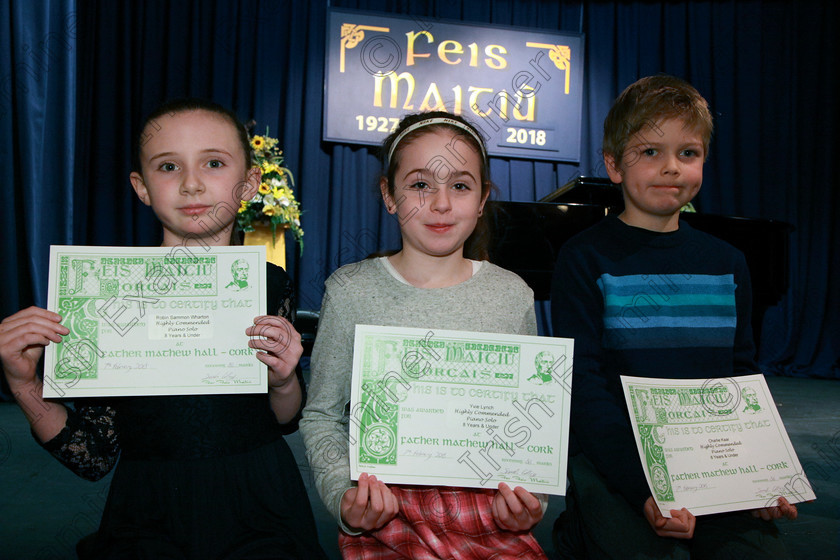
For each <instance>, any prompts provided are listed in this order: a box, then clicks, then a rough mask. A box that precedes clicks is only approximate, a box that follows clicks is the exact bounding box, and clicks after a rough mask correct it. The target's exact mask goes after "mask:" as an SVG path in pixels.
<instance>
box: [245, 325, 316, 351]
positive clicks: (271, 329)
mask: <svg viewBox="0 0 840 560" xmlns="http://www.w3.org/2000/svg"><path fill="white" fill-rule="evenodd" d="M245 334H247V335H248V336H249V337H251V338H250V340H249V341H248V346H250V347H251V348H255V349H257V350H262V351H264V352H268V353H271V354H274V355H275V356H280V355H282V354H285V353H286V352H287V351H288V352H289V353H291V354H295V353H296V352H297V351H298V350H300V352H301V353H302V352H303V346H302V345H301V343H300V333H298V332H297V331H296V330H295V328H294V326H292V324H291V323H290V322H289V321H288V320H287V319H284V318H283V317H275V316H273V315H263V316H261V317H256V318H255V319H254V324H253V325H252V326H250V327H248V328H247V329H245ZM297 357H298V358H299V357H300V356H297Z"/></svg>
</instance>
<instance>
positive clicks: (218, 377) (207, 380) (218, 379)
mask: <svg viewBox="0 0 840 560" xmlns="http://www.w3.org/2000/svg"><path fill="white" fill-rule="evenodd" d="M201 382H202V383H204V384H205V385H239V384H243V383H249V381H248V380H246V379H241V378H240V377H239V376H237V375H236V373H235V372H233V371H228V372H226V373H219V374H209V375H205V376H204V377H203V378H201Z"/></svg>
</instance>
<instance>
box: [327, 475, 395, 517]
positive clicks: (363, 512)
mask: <svg viewBox="0 0 840 560" xmlns="http://www.w3.org/2000/svg"><path fill="white" fill-rule="evenodd" d="M398 511H399V504H398V503H397V498H396V496H394V494H393V492H391V489H390V488H388V486H387V485H385V483H384V482H382V481H380V480H377V479H376V477H375V476H372V475H368V474H367V473H362V474H361V475H359V482H358V486H357V487H356V488H351V489H349V490H347V491H346V492H345V493H344V496H342V498H341V518H342V519H343V520H344V523H345V524H346V525H347V526H348V527H351V528H353V529H357V530H361V531H370V530H373V529H379V528H380V527H382V526H383V525H385V524H386V523H387V522H388V521H390V520H391V519H393V518H394V516H395V515H396V514H397V512H398Z"/></svg>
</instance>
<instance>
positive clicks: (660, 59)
mask: <svg viewBox="0 0 840 560" xmlns="http://www.w3.org/2000/svg"><path fill="white" fill-rule="evenodd" d="M332 6H335V7H342V8H358V9H363V10H372V11H382V12H391V13H399V14H410V15H414V16H417V17H418V18H423V19H424V20H425V21H426V22H427V23H431V24H434V21H435V20H437V19H446V20H461V21H464V22H476V23H492V24H501V25H516V26H525V27H533V28H540V29H549V30H563V31H575V32H578V31H582V32H583V33H585V41H586V54H585V57H586V68H585V71H584V80H585V84H584V107H583V111H584V113H583V125H582V126H583V131H582V134H583V138H582V154H581V162H580V164H579V165H568V164H552V163H546V162H529V161H522V160H503V159H494V160H493V161H492V165H491V170H492V176H493V179H494V180H495V182H496V183H497V184H498V185H499V187H500V191H501V196H500V198H501V199H503V200H524V201H533V200H537V199H539V198H541V197H542V196H544V195H546V194H547V193H549V192H551V191H552V190H554V189H556V188H557V187H559V186H561V185H562V184H564V183H565V182H566V181H567V180H568V179H569V178H571V177H574V176H577V175H580V174H583V175H600V176H604V173H603V166H602V162H601V158H600V152H599V150H600V144H601V138H602V123H603V119H604V117H605V115H606V113H607V111H608V109H609V106H610V104H611V102H612V100H613V99H614V98H615V96H616V95H617V94H618V93H619V92H620V91H621V90H622V89H623V88H624V87H625V86H626V85H628V84H629V83H631V82H633V81H634V80H636V79H637V78H639V77H641V76H645V75H649V74H654V73H657V72H668V73H671V74H675V75H678V76H681V77H684V78H686V79H688V80H689V81H691V82H692V83H693V84H694V85H695V86H696V87H697V88H698V89H699V90H700V91H701V92H702V93H703V94H704V95H705V96H706V97H707V99H708V100H709V102H710V104H711V106H712V109H713V111H714V113H715V118H716V131H715V136H714V139H713V143H712V151H711V156H710V158H709V161H708V163H707V165H706V173H705V181H704V185H703V189H702V191H701V192H700V195H699V196H698V198H697V200H696V205H697V206H698V208H699V210H701V211H704V212H710V213H718V214H726V215H737V216H748V217H761V218H773V219H779V220H783V221H786V222H789V223H791V224H794V225H795V227H796V231H795V232H794V233H793V234H792V238H791V242H792V254H791V259H792V260H791V288H790V290H789V291H788V293H787V294H786V295H785V297H784V298H783V300H782V302H781V303H780V304H779V305H778V306H776V307H775V308H772V309H771V310H770V311H769V312H768V313H767V315H766V318H765V323H764V331H763V336H762V344H761V349H760V355H759V357H760V360H761V361H762V362H763V363H765V364H766V365H767V366H768V369H769V370H770V371H775V372H780V373H785V374H790V375H815V376H822V377H840V366H839V365H838V362H837V360H838V350H837V349H838V347H840V340H838V339H840V336H838V330H840V329H838V325H840V317H838V315H840V302H838V281H840V257H838V246H840V227H838V225H837V220H833V219H832V218H834V217H835V216H836V214H837V208H838V202H840V200H839V199H840V197H839V196H838V193H837V186H836V175H835V174H833V173H831V169H830V166H831V162H832V159H833V158H834V157H836V153H837V144H838V142H837V137H838V129H837V122H838V118H837V116H838V115H837V105H836V102H835V100H834V99H833V91H832V86H833V84H835V83H836V81H837V78H838V69H837V52H838V44H837V39H836V36H835V35H834V33H833V29H832V28H831V25H832V24H833V23H832V22H834V21H837V19H838V17H837V16H838V8H837V5H836V4H835V3H834V2H831V1H828V0H827V1H824V2H816V1H814V2H800V3H795V4H794V3H789V2H781V1H777V2H758V1H753V2H589V3H582V2H556V1H551V2H549V1H541V0H519V1H511V0H507V1H502V0H493V1H487V0H448V1H445V2H444V1H434V0H430V1H388V0H357V1H351V0H343V1H342V0H333V2H332ZM327 8H328V6H327V2H325V1H321V2H294V1H271V0H263V1H259V0H243V1H238V2H234V1H230V0H224V1H223V0H192V1H178V2H163V1H146V2H118V1H95V0H88V1H85V2H81V3H80V5H76V4H75V3H74V2H71V1H64V2H60V1H52V0H43V1H42V2H41V3H40V4H38V5H36V4H30V3H28V2H24V1H23V0H20V1H17V0H13V1H12V3H11V4H8V3H6V4H4V3H2V2H0V63H1V64H2V67H0V155H2V157H3V160H4V165H3V166H2V167H0V177H2V192H3V195H4V198H3V200H4V201H5V205H4V206H3V209H2V210H0V211H2V213H3V215H2V218H3V219H2V220H0V224H2V225H0V227H2V228H3V229H2V232H3V234H4V235H3V241H2V244H1V245H0V247H2V249H0V251H2V253H0V261H2V263H3V268H2V277H0V282H2V284H3V286H4V288H5V289H4V291H3V298H2V309H0V312H2V315H3V316H7V315H9V314H11V313H13V312H14V311H16V310H17V309H20V308H21V307H24V306H27V305H31V304H33V303H35V304H40V305H43V304H44V302H45V300H46V279H47V276H46V274H47V257H48V246H49V244H51V243H58V244H61V243H64V244H93V245H154V244H157V243H159V239H160V237H159V236H160V227H159V226H158V225H157V222H156V221H155V219H154V217H153V216H152V214H151V213H150V212H149V211H148V209H147V208H146V207H145V206H143V205H141V204H140V203H139V202H138V201H137V200H136V196H135V195H134V193H133V191H132V190H131V188H130V185H129V183H128V173H129V161H130V147H131V138H132V137H133V136H134V135H136V134H137V132H138V131H137V128H138V126H139V122H140V121H141V119H142V117H143V115H144V114H145V113H146V112H148V111H149V110H151V109H152V108H153V107H154V106H155V105H157V104H158V103H159V102H160V101H162V100H164V99H166V98H170V97H174V96H182V95H196V96H204V97H209V98H212V99H214V100H216V101H218V102H220V103H222V104H224V105H228V106H231V107H232V108H233V109H234V110H235V111H236V112H237V113H238V114H239V115H240V117H241V118H242V119H243V120H249V119H251V118H253V119H255V120H256V121H257V123H258V125H257V126H258V130H260V131H262V130H263V129H264V128H265V127H266V126H268V127H269V128H270V130H271V134H272V135H276V136H277V137H279V139H280V142H281V145H282V146H283V148H284V150H285V155H286V162H287V164H288V165H289V167H291V169H292V170H293V171H294V173H295V177H296V179H297V181H298V194H299V198H300V200H301V202H302V205H303V207H304V209H305V212H306V213H305V215H304V218H303V226H304V229H305V230H306V236H305V241H306V251H305V253H304V255H303V257H302V258H301V257H298V256H297V255H295V256H293V257H292V258H291V259H290V263H289V269H290V272H291V273H292V274H293V276H294V278H295V279H296V281H297V284H298V289H299V304H300V307H302V308H308V309H318V308H319V306H320V299H321V295H322V293H323V281H324V279H325V278H326V277H327V276H328V275H329V274H330V273H331V272H333V271H334V270H335V269H336V268H337V267H338V266H340V265H341V264H346V263H348V262H352V261H355V260H358V259H361V258H363V257H364V256H365V255H366V254H368V253H370V252H372V251H374V250H376V249H381V248H390V247H397V246H398V243H399V235H398V230H397V227H396V224H395V223H394V221H393V220H392V219H391V218H390V217H389V216H388V215H387V214H386V213H385V212H384V211H383V209H382V208H381V203H380V202H379V200H378V197H377V194H376V187H375V178H376V175H377V172H378V163H377V161H376V158H375V156H374V155H373V153H372V151H371V150H370V149H369V148H364V147H359V146H350V145H342V144H329V143H325V142H322V141H321V127H322V118H321V109H322V102H323V72H324V49H325V42H326V37H325V22H326V11H327ZM290 256H291V251H290ZM543 320H544V323H547V321H545V317H543ZM543 328H544V332H545V329H546V327H545V324H544V325H543Z"/></svg>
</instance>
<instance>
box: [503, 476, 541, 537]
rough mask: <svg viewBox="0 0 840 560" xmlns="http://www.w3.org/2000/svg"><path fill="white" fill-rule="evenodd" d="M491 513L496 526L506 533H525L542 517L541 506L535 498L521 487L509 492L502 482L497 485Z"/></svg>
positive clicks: (508, 487)
mask: <svg viewBox="0 0 840 560" xmlns="http://www.w3.org/2000/svg"><path fill="white" fill-rule="evenodd" d="M492 511H493V519H494V520H495V521H496V524H497V525H499V527H501V528H502V529H506V530H508V531H527V530H528V529H530V528H532V527H533V526H534V525H536V524H537V522H539V520H540V519H542V516H543V512H542V506H541V505H540V501H539V500H538V499H537V497H536V496H534V495H533V494H531V493H530V492H528V491H527V490H525V489H524V488H522V487H521V486H517V487H516V489H515V490H511V489H510V486H508V485H507V484H505V483H504V482H501V483H499V492H498V493H497V494H496V496H495V497H494V498H493V504H492Z"/></svg>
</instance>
